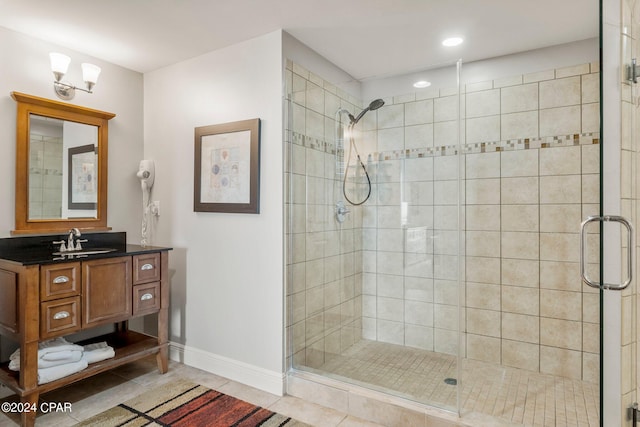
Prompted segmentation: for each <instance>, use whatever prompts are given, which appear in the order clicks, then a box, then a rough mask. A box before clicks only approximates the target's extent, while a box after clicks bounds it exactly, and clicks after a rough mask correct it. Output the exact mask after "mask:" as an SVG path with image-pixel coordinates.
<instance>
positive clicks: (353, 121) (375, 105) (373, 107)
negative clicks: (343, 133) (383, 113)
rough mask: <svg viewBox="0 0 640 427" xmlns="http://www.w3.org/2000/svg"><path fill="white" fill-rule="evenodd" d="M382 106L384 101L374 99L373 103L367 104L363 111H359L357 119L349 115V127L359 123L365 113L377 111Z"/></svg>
mask: <svg viewBox="0 0 640 427" xmlns="http://www.w3.org/2000/svg"><path fill="white" fill-rule="evenodd" d="M383 105H384V101H383V100H382V99H374V100H373V101H371V104H369V106H368V107H367V108H365V109H364V110H362V111H360V114H358V117H353V115H351V114H349V119H350V120H351V125H355V124H356V123H358V122H359V121H360V119H361V118H362V116H364V115H365V114H367V111H373V110H377V109H378V108H380V107H382V106H383Z"/></svg>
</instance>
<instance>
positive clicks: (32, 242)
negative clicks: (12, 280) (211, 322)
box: [0, 232, 172, 265]
mask: <svg viewBox="0 0 640 427" xmlns="http://www.w3.org/2000/svg"><path fill="white" fill-rule="evenodd" d="M67 237H68V235H66V234H65V235H50V236H29V237H8V238H4V239H0V259H3V260H8V261H13V262H16V263H19V264H22V265H34V264H56V263H61V262H69V261H83V260H91V259H100V258H115V257H119V256H127V255H138V254H144V253H149V252H159V251H168V250H171V249H172V248H169V247H162V246H141V245H134V244H128V243H126V241H127V236H126V233H124V232H116V233H86V234H82V236H81V237H80V238H81V239H87V240H88V241H87V242H85V243H82V247H83V249H85V250H88V249H103V248H108V249H115V251H112V252H106V253H101V254H93V255H73V254H68V255H53V253H54V252H58V250H59V245H54V244H53V242H54V241H59V240H64V241H66V240H67Z"/></svg>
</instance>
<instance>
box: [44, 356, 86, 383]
mask: <svg viewBox="0 0 640 427" xmlns="http://www.w3.org/2000/svg"><path fill="white" fill-rule="evenodd" d="M87 365H88V364H87V361H86V360H82V359H80V360H79V361H77V362H72V363H65V364H64V365H58V366H53V367H51V368H44V369H38V384H45V383H50V382H51V381H55V380H57V379H60V378H63V377H66V376H67V375H71V374H75V373H76V372H80V371H82V370H83V369H86V367H87Z"/></svg>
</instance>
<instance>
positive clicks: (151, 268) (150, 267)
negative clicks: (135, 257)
mask: <svg viewBox="0 0 640 427" xmlns="http://www.w3.org/2000/svg"><path fill="white" fill-rule="evenodd" d="M140 270H143V271H144V270H153V264H144V265H143V266H142V267H140Z"/></svg>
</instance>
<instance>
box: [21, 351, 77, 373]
mask: <svg viewBox="0 0 640 427" xmlns="http://www.w3.org/2000/svg"><path fill="white" fill-rule="evenodd" d="M52 354H56V355H59V356H60V357H56V358H53V359H49V358H46V357H43V358H41V359H38V369H43V368H51V367H53V366H58V365H64V364H65V363H72V362H77V361H79V360H80V359H82V351H79V350H67V351H61V352H58V353H49V354H48V355H52ZM62 356H64V357H62ZM9 369H11V370H13V371H19V370H20V359H19V358H18V359H13V360H10V361H9Z"/></svg>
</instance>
